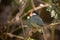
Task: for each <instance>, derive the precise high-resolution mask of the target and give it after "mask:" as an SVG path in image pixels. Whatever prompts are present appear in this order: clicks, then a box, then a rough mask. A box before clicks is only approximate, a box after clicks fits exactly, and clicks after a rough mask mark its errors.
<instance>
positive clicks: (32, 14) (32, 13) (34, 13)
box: [29, 11, 38, 17]
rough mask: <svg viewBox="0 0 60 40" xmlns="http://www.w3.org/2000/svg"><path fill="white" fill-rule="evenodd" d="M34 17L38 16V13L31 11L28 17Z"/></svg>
mask: <svg viewBox="0 0 60 40" xmlns="http://www.w3.org/2000/svg"><path fill="white" fill-rule="evenodd" d="M34 15H38V13H37V12H36V11H33V12H31V13H30V14H29V16H30V17H32V16H34Z"/></svg>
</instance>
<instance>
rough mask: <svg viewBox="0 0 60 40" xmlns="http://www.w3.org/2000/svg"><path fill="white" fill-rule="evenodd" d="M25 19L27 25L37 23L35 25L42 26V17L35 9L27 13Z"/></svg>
mask: <svg viewBox="0 0 60 40" xmlns="http://www.w3.org/2000/svg"><path fill="white" fill-rule="evenodd" d="M27 21H28V23H29V25H32V24H33V25H32V26H34V25H37V26H44V25H45V24H44V22H43V20H42V18H41V17H40V16H39V15H38V13H37V12H36V11H33V12H32V13H30V14H29V16H27Z"/></svg>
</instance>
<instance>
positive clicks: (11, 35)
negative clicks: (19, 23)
mask: <svg viewBox="0 0 60 40" xmlns="http://www.w3.org/2000/svg"><path fill="white" fill-rule="evenodd" d="M6 34H7V35H9V36H10V37H16V38H20V39H24V37H21V36H16V35H13V34H11V33H6Z"/></svg>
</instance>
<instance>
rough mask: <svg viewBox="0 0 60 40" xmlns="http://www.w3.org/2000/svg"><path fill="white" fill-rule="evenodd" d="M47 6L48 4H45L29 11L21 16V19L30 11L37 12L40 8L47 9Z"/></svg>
mask: <svg viewBox="0 0 60 40" xmlns="http://www.w3.org/2000/svg"><path fill="white" fill-rule="evenodd" d="M48 6H49V4H48V3H45V5H43V6H38V7H35V8H34V9H30V10H29V11H28V12H27V13H25V14H24V15H23V16H21V17H22V18H23V17H24V16H26V15H27V14H28V13H30V12H32V11H36V10H39V9H42V8H44V7H48Z"/></svg>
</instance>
